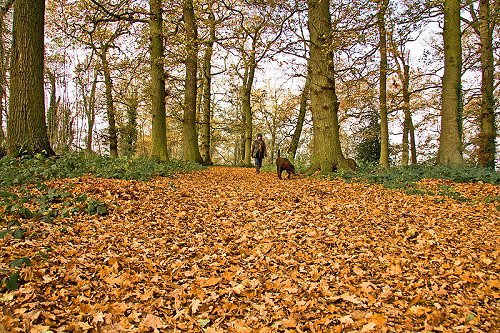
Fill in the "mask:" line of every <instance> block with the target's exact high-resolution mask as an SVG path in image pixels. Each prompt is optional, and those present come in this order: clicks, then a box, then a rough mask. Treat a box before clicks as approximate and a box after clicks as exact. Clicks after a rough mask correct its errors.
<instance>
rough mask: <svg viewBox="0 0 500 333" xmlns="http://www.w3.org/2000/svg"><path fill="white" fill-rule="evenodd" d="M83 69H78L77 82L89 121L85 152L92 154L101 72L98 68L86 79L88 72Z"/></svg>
mask: <svg viewBox="0 0 500 333" xmlns="http://www.w3.org/2000/svg"><path fill="white" fill-rule="evenodd" d="M89 61H90V59H89ZM82 67H83V66H82V65H81V64H80V65H78V66H77V68H76V82H77V86H79V88H80V91H81V94H82V99H83V101H82V102H83V103H82V104H83V111H84V113H85V118H86V121H87V136H86V138H85V150H86V152H87V153H91V152H92V142H93V132H94V125H95V117H96V88H97V77H98V74H99V71H98V69H97V68H95V67H94V68H93V70H92V72H91V73H90V74H89V75H88V77H85V73H86V72H88V71H87V70H85V69H83V68H82ZM89 86H90V87H89Z"/></svg>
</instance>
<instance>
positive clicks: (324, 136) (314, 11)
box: [307, 0, 350, 173]
mask: <svg viewBox="0 0 500 333" xmlns="http://www.w3.org/2000/svg"><path fill="white" fill-rule="evenodd" d="M307 7H308V14H309V20H308V28H309V34H310V38H311V41H310V65H311V113H312V118H313V132H314V140H313V142H314V149H313V152H314V156H313V159H312V160H313V161H315V163H313V164H317V166H318V167H319V168H320V169H321V172H322V173H328V172H332V171H333V168H334V166H336V167H337V168H338V169H344V170H349V169H350V167H349V165H348V163H347V161H346V160H345V158H344V156H343V154H342V150H341V146H340V136H339V123H338V106H339V102H338V100H337V95H336V93H335V77H334V65H333V52H332V41H331V36H332V30H331V29H332V28H331V27H332V24H331V16H330V11H329V9H330V2H329V1H322V0H308V1H307ZM314 169H317V168H316V166H313V167H312V168H311V171H314Z"/></svg>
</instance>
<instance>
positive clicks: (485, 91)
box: [478, 0, 497, 169]
mask: <svg viewBox="0 0 500 333" xmlns="http://www.w3.org/2000/svg"><path fill="white" fill-rule="evenodd" d="M490 24H491V22H490V1H489V0H481V1H480V3H479V38H480V41H481V49H480V55H481V69H482V78H481V94H482V95H481V115H480V124H481V125H480V126H481V127H480V133H479V153H478V162H479V165H481V166H483V167H488V168H492V169H494V168H495V154H496V149H495V138H496V136H497V132H496V125H495V98H494V94H493V92H494V80H495V78H494V70H495V68H494V64H493V61H494V56H493V37H492V33H493V29H492V28H491V26H490Z"/></svg>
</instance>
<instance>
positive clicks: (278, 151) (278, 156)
mask: <svg viewBox="0 0 500 333" xmlns="http://www.w3.org/2000/svg"><path fill="white" fill-rule="evenodd" d="M280 150H281V149H278V157H280Z"/></svg>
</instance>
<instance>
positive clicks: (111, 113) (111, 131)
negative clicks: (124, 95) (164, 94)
mask: <svg viewBox="0 0 500 333" xmlns="http://www.w3.org/2000/svg"><path fill="white" fill-rule="evenodd" d="M107 52H108V50H107V47H104V48H103V49H102V50H101V53H100V54H99V55H100V57H101V61H102V71H103V73H104V85H105V87H106V115H107V118H108V136H109V138H108V139H109V155H110V156H111V157H118V135H117V130H116V119H115V105H114V102H113V81H112V80H111V70H110V68H109V63H108V59H107Z"/></svg>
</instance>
